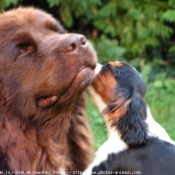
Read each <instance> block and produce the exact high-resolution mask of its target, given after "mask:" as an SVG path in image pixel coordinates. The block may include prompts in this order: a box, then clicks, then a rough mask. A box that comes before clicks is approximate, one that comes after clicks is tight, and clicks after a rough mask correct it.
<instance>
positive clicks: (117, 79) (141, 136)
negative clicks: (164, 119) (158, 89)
mask: <svg viewBox="0 0 175 175" xmlns="http://www.w3.org/2000/svg"><path fill="white" fill-rule="evenodd" d="M88 92H89V94H90V96H91V98H92V100H93V101H94V103H95V104H96V105H97V107H98V109H99V111H100V112H102V115H103V117H104V120H105V123H106V126H107V129H108V139H107V141H106V142H104V143H103V144H102V145H101V146H100V148H99V149H98V151H97V153H96V157H95V159H94V161H93V162H92V164H90V165H89V167H88V168H87V169H86V171H85V172H84V173H83V175H90V174H99V175H102V174H120V173H121V174H135V173H138V174H144V175H150V174H154V175H165V174H167V175H170V174H174V172H175V166H174V165H175V143H174V141H173V140H171V138H170V137H169V136H168V134H167V132H166V131H165V129H164V128H163V127H162V126H160V125H159V124H158V123H157V122H156V121H155V120H154V119H153V117H152V115H151V112H150V110H149V107H148V106H147V105H146V103H145V102H144V99H143V98H144V94H145V92H146V86H145V84H144V82H143V80H142V78H141V76H140V74H139V73H138V71H137V70H136V69H135V68H133V67H132V66H130V65H128V64H126V63H121V62H109V63H108V64H106V65H104V66H102V65H100V64H98V66H97V68H96V76H95V78H94V81H93V83H92V85H91V86H90V87H89V88H88ZM157 159H158V160H157Z"/></svg>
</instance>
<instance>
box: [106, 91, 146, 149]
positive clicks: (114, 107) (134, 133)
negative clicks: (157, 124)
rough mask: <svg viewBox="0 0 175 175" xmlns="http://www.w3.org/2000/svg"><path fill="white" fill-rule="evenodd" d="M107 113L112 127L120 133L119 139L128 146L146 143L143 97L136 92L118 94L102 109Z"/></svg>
mask: <svg viewBox="0 0 175 175" xmlns="http://www.w3.org/2000/svg"><path fill="white" fill-rule="evenodd" d="M104 113H106V114H107V115H108V117H109V118H108V119H109V121H111V123H112V127H116V129H117V130H118V131H119V132H120V134H121V139H122V140H123V141H124V142H125V143H127V144H128V145H129V146H130V147H138V146H140V145H142V144H144V143H146V141H147V139H148V136H147V124H146V123H145V119H146V117H147V113H146V104H145V102H144V100H143V98H142V97H141V96H140V95H139V94H138V93H136V92H133V93H132V96H130V95H129V93H122V94H120V95H119V96H118V97H117V98H116V99H115V100H114V101H113V102H111V103H110V104H109V105H108V107H107V108H106V109H105V110H104Z"/></svg>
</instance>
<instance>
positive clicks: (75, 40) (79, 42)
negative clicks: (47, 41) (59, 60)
mask: <svg viewBox="0 0 175 175" xmlns="http://www.w3.org/2000/svg"><path fill="white" fill-rule="evenodd" d="M66 42H67V44H66V52H68V53H73V52H74V51H81V50H85V49H86V48H87V47H88V42H87V40H86V37H85V36H84V35H80V34H74V35H72V36H70V37H69V38H68V39H67V41H66Z"/></svg>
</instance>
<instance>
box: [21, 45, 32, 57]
mask: <svg viewBox="0 0 175 175" xmlns="http://www.w3.org/2000/svg"><path fill="white" fill-rule="evenodd" d="M19 48H20V50H19V56H23V55H26V54H30V53H32V52H33V51H34V48H33V47H32V46H31V45H29V44H22V45H20V46H19Z"/></svg>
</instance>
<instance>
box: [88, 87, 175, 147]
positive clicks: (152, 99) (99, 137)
mask: <svg viewBox="0 0 175 175" xmlns="http://www.w3.org/2000/svg"><path fill="white" fill-rule="evenodd" d="M145 100H146V102H147V104H148V105H149V107H150V108H151V113H152V115H153V117H154V119H155V120H156V121H157V122H158V123H160V124H161V125H162V126H163V127H164V128H165V129H166V131H167V132H168V134H169V135H170V137H171V138H172V139H173V140H175V89H174V90H173V91H171V92H168V91H166V89H155V88H152V87H151V86H150V87H149V88H148V89H147V93H146V96H145ZM87 113H88V115H89V122H90V126H91V130H92V133H93V135H94V143H95V149H97V148H98V147H99V146H100V145H101V144H102V143H103V142H104V141H105V140H106V127H105V124H104V121H103V119H102V117H101V115H100V114H99V112H98V110H97V108H96V106H95V105H94V104H93V103H92V102H91V101H90V99H89V98H88V99H87Z"/></svg>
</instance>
